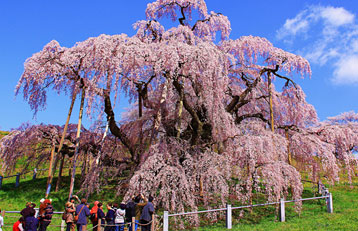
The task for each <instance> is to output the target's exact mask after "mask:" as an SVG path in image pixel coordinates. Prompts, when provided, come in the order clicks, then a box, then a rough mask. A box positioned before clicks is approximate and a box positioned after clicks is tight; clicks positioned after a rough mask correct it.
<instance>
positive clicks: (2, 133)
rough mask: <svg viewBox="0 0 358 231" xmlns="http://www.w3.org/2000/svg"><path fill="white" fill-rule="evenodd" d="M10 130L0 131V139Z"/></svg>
mask: <svg viewBox="0 0 358 231" xmlns="http://www.w3.org/2000/svg"><path fill="white" fill-rule="evenodd" d="M9 133H10V132H7V131H0V139H1V138H3V137H4V136H6V135H7V134H9Z"/></svg>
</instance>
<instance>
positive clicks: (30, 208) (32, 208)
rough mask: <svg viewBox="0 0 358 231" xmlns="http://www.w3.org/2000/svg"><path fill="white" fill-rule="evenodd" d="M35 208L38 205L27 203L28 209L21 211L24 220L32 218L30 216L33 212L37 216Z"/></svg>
mask: <svg viewBox="0 0 358 231" xmlns="http://www.w3.org/2000/svg"><path fill="white" fill-rule="evenodd" d="M35 207H36V204H35V203H32V202H27V203H26V208H24V209H23V210H21V212H20V214H21V216H22V217H23V218H24V219H26V217H28V216H30V214H31V213H32V212H35V214H36V211H35Z"/></svg>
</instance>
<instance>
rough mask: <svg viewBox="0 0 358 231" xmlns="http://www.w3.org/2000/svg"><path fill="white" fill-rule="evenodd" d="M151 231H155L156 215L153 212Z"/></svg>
mask: <svg viewBox="0 0 358 231" xmlns="http://www.w3.org/2000/svg"><path fill="white" fill-rule="evenodd" d="M151 227H152V228H151V231H155V216H154V214H152V226H151Z"/></svg>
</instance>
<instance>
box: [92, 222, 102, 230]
mask: <svg viewBox="0 0 358 231" xmlns="http://www.w3.org/2000/svg"><path fill="white" fill-rule="evenodd" d="M97 230H98V231H102V219H98V224H97V228H96V229H94V230H93V231H97Z"/></svg>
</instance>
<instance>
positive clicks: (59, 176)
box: [55, 91, 77, 192]
mask: <svg viewBox="0 0 358 231" xmlns="http://www.w3.org/2000/svg"><path fill="white" fill-rule="evenodd" d="M76 96H77V92H76V91H74V92H73V94H72V100H71V105H70V109H69V110H68V114H67V119H66V124H65V127H64V128H63V132H62V137H61V141H60V145H59V146H58V150H57V155H59V154H60V153H61V149H62V146H63V143H64V142H65V136H66V133H67V129H68V124H69V122H70V118H71V115H72V109H73V105H74V104H75V101H76ZM64 159H65V155H62V158H61V164H60V170H59V172H58V178H57V182H56V189H55V192H57V191H58V188H59V187H60V183H61V177H62V170H63V164H64V161H65V160H64Z"/></svg>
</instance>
